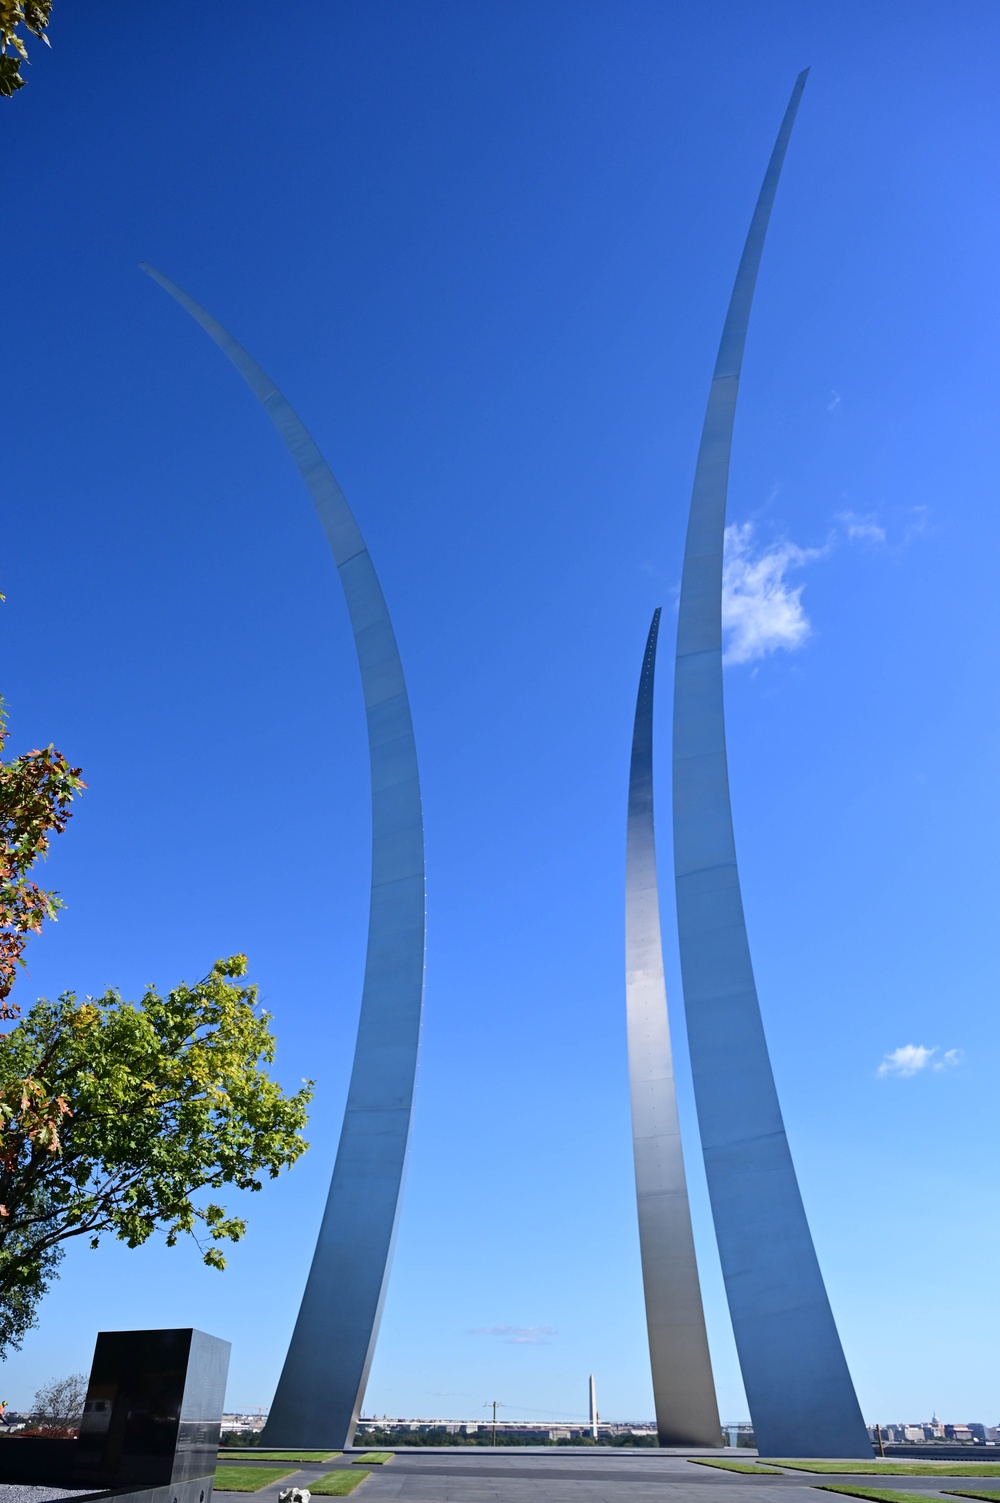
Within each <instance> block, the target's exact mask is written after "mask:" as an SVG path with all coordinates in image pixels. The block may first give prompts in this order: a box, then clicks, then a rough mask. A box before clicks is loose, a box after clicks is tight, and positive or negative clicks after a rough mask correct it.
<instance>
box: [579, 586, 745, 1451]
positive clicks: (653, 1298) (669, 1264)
mask: <svg viewBox="0 0 1000 1503" xmlns="http://www.w3.org/2000/svg"><path fill="white" fill-rule="evenodd" d="M659 628H660V611H659V608H657V610H656V611H654V613H653V622H652V625H651V626H650V628H649V637H648V640H647V642H646V655H645V657H644V659H643V664H642V675H641V677H640V679H639V694H638V698H637V700H636V706H635V729H634V731H633V733H632V767H631V771H630V774H629V784H628V834H627V838H626V843H625V990H626V1000H627V1009H628V1073H629V1085H630V1088H631V1093H632V1151H633V1155H634V1158H635V1194H636V1204H637V1206H638V1211H639V1251H640V1255H641V1257H642V1283H643V1289H644V1291H645V1296H646V1330H647V1333H648V1336H649V1362H650V1368H651V1370H652V1375H653V1401H654V1404H655V1406H656V1430H657V1435H658V1436H659V1441H660V1445H661V1446H717V1445H718V1444H719V1442H720V1439H721V1435H722V1429H721V1426H720V1424H719V1410H718V1406H717V1404H716V1399H715V1384H714V1382H713V1380H712V1360H711V1358H710V1356H709V1353H708V1337H707V1336H706V1334H705V1316H704V1312H703V1310H702V1304H701V1288H700V1286H699V1283H698V1265H697V1263H696V1261H695V1251H694V1237H693V1236H692V1233H691V1213H690V1210H689V1208H688V1195H687V1180H686V1178H685V1175H684V1155H683V1152H682V1150H681V1130H680V1123H679V1121H678V1119H677V1092H676V1089H675V1087H674V1065H673V1054H672V1051H671V1047H670V1023H669V1020H668V1018H667V989H666V983H665V981H664V978H663V948H662V944H661V940H660V896H659V888H658V885H657V878H656V834H655V829H654V824H653V674H654V670H655V667H656V639H657V635H658V633H659ZM593 1381H594V1380H593V1379H591V1384H593Z"/></svg>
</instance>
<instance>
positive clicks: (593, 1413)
mask: <svg viewBox="0 0 1000 1503" xmlns="http://www.w3.org/2000/svg"><path fill="white" fill-rule="evenodd" d="M590 1433H591V1435H592V1436H593V1438H594V1440H596V1439H597V1386H596V1384H595V1383H594V1374H593V1373H591V1375H590Z"/></svg>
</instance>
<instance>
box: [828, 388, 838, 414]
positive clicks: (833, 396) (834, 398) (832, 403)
mask: <svg viewBox="0 0 1000 1503" xmlns="http://www.w3.org/2000/svg"><path fill="white" fill-rule="evenodd" d="M839 406H840V392H839V391H831V393H830V400H829V402H827V404H826V410H827V412H833V410H834V408H836V407H839Z"/></svg>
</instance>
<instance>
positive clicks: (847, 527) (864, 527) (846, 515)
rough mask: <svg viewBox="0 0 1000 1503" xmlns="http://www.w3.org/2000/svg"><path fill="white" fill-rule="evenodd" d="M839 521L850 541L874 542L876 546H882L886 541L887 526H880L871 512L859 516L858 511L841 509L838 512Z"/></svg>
mask: <svg viewBox="0 0 1000 1503" xmlns="http://www.w3.org/2000/svg"><path fill="white" fill-rule="evenodd" d="M837 521H838V522H839V523H840V525H841V526H842V527H843V529H844V532H845V534H846V536H847V541H848V542H849V543H873V544H874V545H875V546H876V547H881V546H882V544H883V543H884V542H885V528H884V527H882V526H880V524H879V522H878V520H877V518H876V517H875V515H874V514H873V513H871V512H869V513H868V515H867V516H859V515H858V513H857V512H856V511H840V512H838V513H837Z"/></svg>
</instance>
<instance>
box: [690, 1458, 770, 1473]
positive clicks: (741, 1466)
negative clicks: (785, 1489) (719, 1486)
mask: <svg viewBox="0 0 1000 1503" xmlns="http://www.w3.org/2000/svg"><path fill="white" fill-rule="evenodd" d="M688 1461H690V1462H691V1464H692V1466H717V1467H718V1468H719V1470H720V1471H722V1472H744V1473H747V1474H749V1475H751V1476H754V1477H758V1476H760V1477H780V1476H781V1473H780V1472H779V1471H778V1468H777V1467H776V1466H764V1465H762V1464H758V1463H757V1462H754V1461H724V1460H723V1459H722V1457H721V1456H720V1457H718V1458H717V1457H715V1456H689V1457H688Z"/></svg>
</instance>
